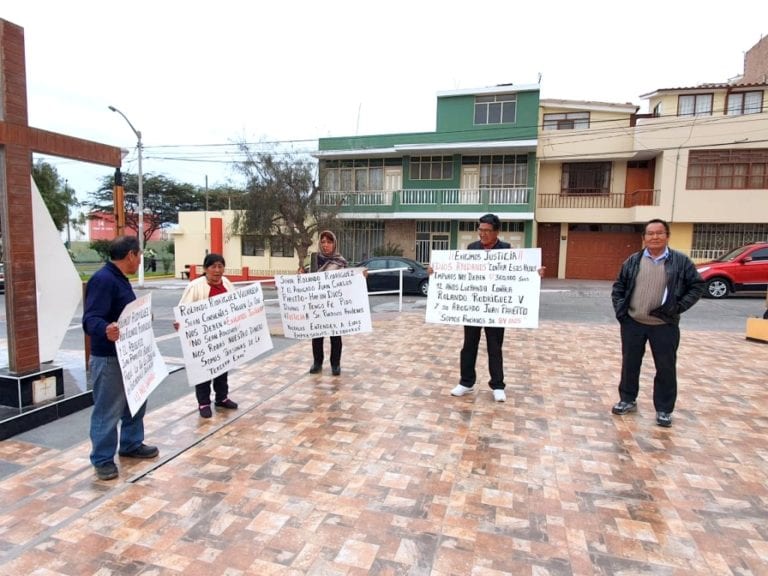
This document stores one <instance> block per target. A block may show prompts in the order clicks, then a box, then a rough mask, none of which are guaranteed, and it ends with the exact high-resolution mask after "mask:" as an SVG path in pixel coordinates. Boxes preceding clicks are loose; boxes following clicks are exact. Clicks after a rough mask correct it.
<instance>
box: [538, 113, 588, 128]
mask: <svg viewBox="0 0 768 576" xmlns="http://www.w3.org/2000/svg"><path fill="white" fill-rule="evenodd" d="M542 127H543V128H544V130H584V129H586V128H589V112H568V113H564V114H544V124H543V126H542Z"/></svg>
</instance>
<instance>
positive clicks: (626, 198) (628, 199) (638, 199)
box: [538, 190, 659, 208]
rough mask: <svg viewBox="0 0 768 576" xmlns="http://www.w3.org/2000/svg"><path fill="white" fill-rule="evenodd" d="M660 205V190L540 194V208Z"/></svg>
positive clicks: (583, 191)
mask: <svg viewBox="0 0 768 576" xmlns="http://www.w3.org/2000/svg"><path fill="white" fill-rule="evenodd" d="M658 205H659V190H634V191H632V192H626V193H624V192H622V193H608V194H601V193H600V192H599V191H596V190H595V191H592V190H578V191H576V190H569V191H568V193H558V194H541V193H539V194H538V207H539V208H632V207H634V206H658Z"/></svg>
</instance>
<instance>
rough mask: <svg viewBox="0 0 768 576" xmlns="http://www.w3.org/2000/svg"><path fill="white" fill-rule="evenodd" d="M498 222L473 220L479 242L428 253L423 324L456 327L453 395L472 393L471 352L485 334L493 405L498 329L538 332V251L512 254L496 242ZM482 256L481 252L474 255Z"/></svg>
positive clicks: (489, 217)
mask: <svg viewBox="0 0 768 576" xmlns="http://www.w3.org/2000/svg"><path fill="white" fill-rule="evenodd" d="M500 228H501V221H500V220H499V217H498V216H496V215H495V214H486V215H485V216H482V217H481V218H480V220H479V226H478V229H477V231H478V234H479V236H480V240H479V241H476V242H472V243H471V244H470V245H469V246H467V250H466V251H465V250H454V251H436V252H433V254H432V258H433V262H432V265H431V266H430V273H431V274H432V278H431V280H430V283H429V295H428V298H427V315H426V320H427V322H438V323H446V324H462V325H463V326H464V345H463V347H462V349H461V356H460V358H461V378H460V380H459V384H458V385H457V386H456V387H455V388H453V390H451V395H453V396H464V395H465V394H470V393H471V392H473V391H474V386H475V382H476V380H477V373H476V371H475V364H476V362H477V350H478V347H479V345H480V334H481V332H482V331H483V330H485V340H486V344H487V346H488V371H489V373H490V376H491V379H490V381H489V382H488V385H489V386H490V387H491V390H492V391H493V398H494V400H495V401H496V402H504V401H506V399H507V397H506V393H505V392H504V388H505V384H504V358H503V354H502V345H503V344H504V328H505V327H506V326H512V327H516V328H536V327H538V316H539V286H540V282H541V279H540V275H541V272H542V271H543V269H542V268H541V266H540V262H541V252H540V250H539V249H528V250H512V249H511V246H510V245H509V244H508V243H507V242H504V241H502V240H499V229H500ZM480 251H483V252H480Z"/></svg>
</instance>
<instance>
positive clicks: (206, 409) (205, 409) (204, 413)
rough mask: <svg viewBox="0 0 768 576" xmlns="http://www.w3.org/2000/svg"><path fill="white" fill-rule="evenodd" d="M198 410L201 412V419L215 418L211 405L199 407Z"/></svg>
mask: <svg viewBox="0 0 768 576" xmlns="http://www.w3.org/2000/svg"><path fill="white" fill-rule="evenodd" d="M197 409H198V410H199V411H200V418H210V417H211V416H213V412H212V411H211V405H210V404H205V405H204V406H199V407H198V408H197Z"/></svg>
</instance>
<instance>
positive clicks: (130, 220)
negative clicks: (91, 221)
mask: <svg viewBox="0 0 768 576" xmlns="http://www.w3.org/2000/svg"><path fill="white" fill-rule="evenodd" d="M114 184H115V178H114V176H106V177H104V178H103V179H102V181H101V183H100V186H99V189H98V190H97V191H96V192H93V193H92V194H91V198H92V200H93V203H92V204H91V209H92V212H91V216H90V217H91V218H100V217H101V216H100V214H104V213H106V214H112V213H114V210H115V206H114V198H113V195H112V194H113V190H114ZM142 185H143V186H142V193H143V197H144V198H143V200H144V244H146V243H147V242H148V241H149V239H150V238H151V237H152V234H154V233H155V232H156V231H157V230H159V229H161V228H163V227H164V226H166V225H167V224H175V223H178V221H179V212H181V211H187V210H203V209H204V208H205V200H204V197H203V192H202V191H201V190H200V189H199V187H196V186H194V185H192V184H187V183H180V182H176V181H174V180H171V179H170V178H167V177H166V176H162V175H154V174H145V175H144V178H143V183H142ZM123 190H124V191H125V225H126V227H128V228H130V229H131V230H134V231H135V232H136V234H138V232H139V219H138V210H139V178H138V176H137V175H136V174H124V175H123Z"/></svg>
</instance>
